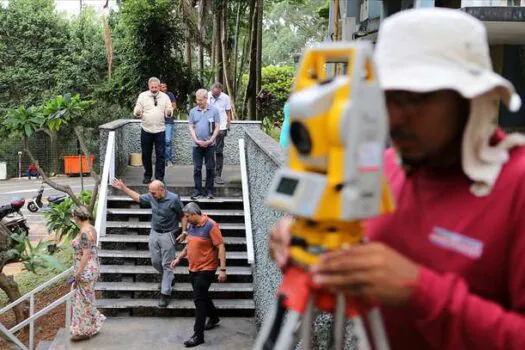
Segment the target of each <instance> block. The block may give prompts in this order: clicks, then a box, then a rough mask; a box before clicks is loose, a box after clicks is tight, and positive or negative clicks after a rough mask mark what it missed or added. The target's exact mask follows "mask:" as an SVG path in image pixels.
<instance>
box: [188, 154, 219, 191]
mask: <svg viewBox="0 0 525 350" xmlns="http://www.w3.org/2000/svg"><path fill="white" fill-rule="evenodd" d="M204 159H205V160H206V192H207V193H205V194H209V193H212V194H213V178H214V172H215V146H208V147H193V181H194V182H195V191H197V192H199V193H203V192H202V161H203V160H204Z"/></svg>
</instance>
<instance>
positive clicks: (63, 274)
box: [0, 267, 73, 314]
mask: <svg viewBox="0 0 525 350" xmlns="http://www.w3.org/2000/svg"><path fill="white" fill-rule="evenodd" d="M71 272H73V267H70V268H69V269H67V270H65V271H63V272H61V273H60V274H58V275H56V276H55V277H53V278H52V279H50V280H49V281H47V282H45V283H43V284H41V285H39V286H38V287H36V288H35V289H33V290H32V291H30V292H27V293H26V294H24V295H23V296H21V297H20V298H18V299H17V300H15V301H13V302H12V303H11V304H9V305H6V306H4V307H3V308H2V309H1V310H0V314H3V313H4V312H6V311H8V310H9V309H12V308H13V307H15V306H17V305H18V304H20V303H21V302H23V301H24V300H26V299H27V298H29V297H30V296H31V295H34V294H36V293H38V292H40V291H41V290H42V289H45V288H47V287H49V286H51V285H52V284H53V283H55V282H57V281H59V280H61V279H62V278H64V277H66V276H67V275H69V274H70V273H71Z"/></svg>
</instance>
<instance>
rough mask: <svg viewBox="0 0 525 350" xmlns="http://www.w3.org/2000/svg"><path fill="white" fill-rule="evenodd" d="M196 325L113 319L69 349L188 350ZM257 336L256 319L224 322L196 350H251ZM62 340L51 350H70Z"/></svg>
mask: <svg viewBox="0 0 525 350" xmlns="http://www.w3.org/2000/svg"><path fill="white" fill-rule="evenodd" d="M193 322H194V318H192V317H169V318H162V317H109V318H108V319H107V320H106V321H105V323H104V326H103V327H102V331H101V332H100V334H98V335H97V336H95V337H93V338H92V339H89V340H87V341H83V342H78V343H72V342H68V344H67V345H68V346H69V349H71V350H81V349H86V350H88V349H90V350H91V349H97V350H99V349H115V350H117V349H119V350H120V349H128V350H131V349H137V350H139V349H140V350H143V349H155V350H168V349H170V350H177V349H186V347H185V346H184V341H186V340H187V339H188V338H189V337H190V336H191V335H192V334H193ZM61 334H63V333H62V332H61ZM255 335H256V329H255V321H254V319H253V318H237V317H232V318H222V319H221V322H220V326H219V327H217V328H215V329H213V330H211V331H206V333H205V339H204V340H205V343H204V344H202V345H199V346H198V347H196V348H195V349H214V350H244V349H251V348H252V347H253V343H254V341H255ZM62 339H63V338H62ZM62 339H56V340H55V343H54V344H53V346H52V347H51V348H50V350H59V349H60V350H62V349H66V346H65V345H66V344H65V343H64V341H63V340H62Z"/></svg>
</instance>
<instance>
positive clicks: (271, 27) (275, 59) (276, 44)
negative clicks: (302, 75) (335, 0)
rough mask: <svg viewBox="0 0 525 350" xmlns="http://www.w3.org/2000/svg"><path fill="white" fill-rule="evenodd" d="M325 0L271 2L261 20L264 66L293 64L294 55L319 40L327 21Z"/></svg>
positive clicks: (321, 38)
mask: <svg viewBox="0 0 525 350" xmlns="http://www.w3.org/2000/svg"><path fill="white" fill-rule="evenodd" d="M325 7H326V0H281V1H278V2H277V3H274V4H272V6H271V8H270V10H269V12H267V15H266V16H265V20H264V33H263V48H264V50H263V52H262V55H263V63H264V65H265V66H266V65H269V64H274V65H293V64H294V60H293V58H294V55H295V54H300V53H301V52H302V50H303V49H304V48H305V47H307V46H309V45H311V44H313V43H315V42H319V41H323V40H324V37H325V35H326V32H327V26H328V21H327V19H326V17H325V15H324V12H325V11H324V9H325Z"/></svg>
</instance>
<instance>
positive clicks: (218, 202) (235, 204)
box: [107, 194, 243, 211]
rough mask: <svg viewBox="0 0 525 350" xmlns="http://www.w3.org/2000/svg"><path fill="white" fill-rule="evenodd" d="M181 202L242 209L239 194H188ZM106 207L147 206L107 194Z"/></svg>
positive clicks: (120, 196)
mask: <svg viewBox="0 0 525 350" xmlns="http://www.w3.org/2000/svg"><path fill="white" fill-rule="evenodd" d="M181 200H182V203H183V204H184V205H185V204H187V203H189V202H196V203H198V204H199V206H200V208H201V209H202V210H204V211H206V210H217V209H223V210H225V209H228V210H242V208H243V201H242V197H241V196H234V197H233V196H224V197H216V198H213V199H208V198H199V199H197V200H192V199H191V198H190V197H189V196H182V197H181ZM107 203H108V208H147V206H141V205H140V204H139V203H137V202H135V201H134V200H132V199H131V198H129V197H128V196H123V195H120V194H119V195H109V196H108V202H107Z"/></svg>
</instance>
